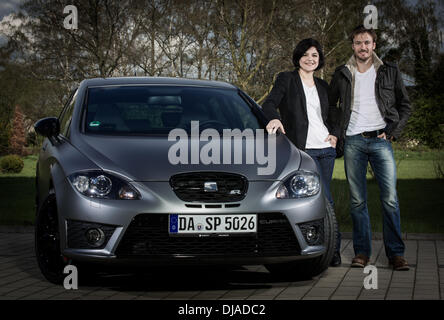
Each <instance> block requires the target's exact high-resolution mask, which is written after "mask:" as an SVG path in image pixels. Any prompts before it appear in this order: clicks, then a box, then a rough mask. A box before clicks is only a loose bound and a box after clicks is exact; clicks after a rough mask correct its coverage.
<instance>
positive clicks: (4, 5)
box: [0, 0, 23, 20]
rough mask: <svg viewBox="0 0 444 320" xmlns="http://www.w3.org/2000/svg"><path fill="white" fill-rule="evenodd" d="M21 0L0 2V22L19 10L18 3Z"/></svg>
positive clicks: (0, 0)
mask: <svg viewBox="0 0 444 320" xmlns="http://www.w3.org/2000/svg"><path fill="white" fill-rule="evenodd" d="M22 2H23V0H0V20H2V19H3V17H4V16H7V15H8V14H10V13H13V12H16V11H18V10H19V6H20V3H22Z"/></svg>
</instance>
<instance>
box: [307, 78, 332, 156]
mask: <svg viewBox="0 0 444 320" xmlns="http://www.w3.org/2000/svg"><path fill="white" fill-rule="evenodd" d="M302 85H303V87H304V93H305V101H306V102H307V117H308V132H307V142H306V144H305V149H323V148H328V147H331V144H330V142H328V141H327V142H325V141H324V140H325V139H326V138H327V136H328V129H327V127H326V126H325V124H324V121H322V114H321V101H320V100H319V95H318V90H316V86H313V87H311V88H310V87H309V86H307V85H306V84H305V83H304V82H302Z"/></svg>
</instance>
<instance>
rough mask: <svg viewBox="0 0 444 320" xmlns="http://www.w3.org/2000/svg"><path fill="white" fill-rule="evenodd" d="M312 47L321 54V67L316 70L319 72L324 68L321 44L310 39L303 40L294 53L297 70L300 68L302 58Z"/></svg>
mask: <svg viewBox="0 0 444 320" xmlns="http://www.w3.org/2000/svg"><path fill="white" fill-rule="evenodd" d="M311 47H315V48H316V50H317V51H318V53H319V65H318V67H317V68H316V69H315V70H319V69H321V68H322V67H323V66H324V53H323V52H322V47H321V44H320V43H319V42H318V41H316V40H315V39H312V38H308V39H304V40H301V41H300V42H299V43H298V44H297V46H296V48H294V51H293V64H294V66H295V68H296V69H299V68H300V65H299V60H301V58H302V56H303V55H304V54H305V52H307V50H308V49H310V48H311Z"/></svg>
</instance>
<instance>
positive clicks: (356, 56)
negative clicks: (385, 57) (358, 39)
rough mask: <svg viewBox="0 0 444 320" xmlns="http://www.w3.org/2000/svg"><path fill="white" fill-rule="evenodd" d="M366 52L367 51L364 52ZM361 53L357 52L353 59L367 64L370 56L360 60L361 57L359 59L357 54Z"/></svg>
mask: <svg viewBox="0 0 444 320" xmlns="http://www.w3.org/2000/svg"><path fill="white" fill-rule="evenodd" d="M364 52H367V51H364ZM360 53H362V52H358V54H355V58H356V59H358V60H359V61H360V62H368V61H369V59H371V57H372V55H369V56H368V57H367V58H365V59H362V58H361V57H359V54H360Z"/></svg>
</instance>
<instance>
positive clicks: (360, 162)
mask: <svg viewBox="0 0 444 320" xmlns="http://www.w3.org/2000/svg"><path fill="white" fill-rule="evenodd" d="M351 41H352V49H353V53H354V54H353V56H352V57H351V58H350V59H349V60H348V62H347V63H346V64H345V65H342V66H340V67H338V68H337V69H336V70H335V73H334V75H333V78H332V81H331V83H330V87H329V101H330V109H331V111H330V112H329V115H331V116H332V117H333V119H332V121H334V123H336V124H337V126H336V128H335V129H334V131H333V133H332V134H333V135H335V136H336V137H340V142H338V144H339V145H340V144H341V142H342V143H343V148H344V166H345V173H346V177H347V181H348V184H349V188H350V200H351V203H350V208H351V216H352V221H353V248H354V251H355V257H354V258H353V260H352V267H361V268H363V267H365V266H366V265H367V264H368V262H369V259H370V256H371V238H372V237H371V226H370V219H369V213H368V208H367V180H366V173H367V165H368V162H370V165H371V166H372V169H373V172H374V174H375V178H376V181H377V182H378V186H379V189H380V200H381V204H382V210H383V237H384V247H385V253H386V255H387V257H388V259H389V262H390V264H391V265H392V266H393V269H394V270H408V269H409V266H408V264H407V261H406V260H405V259H404V257H403V256H404V250H405V246H404V242H403V241H402V238H401V225H400V210H399V203H398V198H397V193H396V163H395V160H394V157H393V149H392V146H391V141H394V140H395V139H397V138H398V137H399V135H400V133H401V131H402V129H403V128H404V126H405V124H406V122H407V119H408V117H409V116H410V113H411V107H410V101H409V98H408V96H407V91H406V89H405V87H404V84H403V81H402V77H401V73H400V71H399V69H398V67H397V66H396V65H395V64H392V63H389V62H385V61H384V62H382V61H381V60H380V59H379V58H378V56H377V55H376V54H375V53H374V50H375V48H376V33H375V31H374V30H372V29H365V28H364V27H363V26H359V27H357V28H356V29H355V30H353V33H352V35H351ZM338 100H339V106H337V102H338ZM339 148H340V147H339ZM339 151H340V150H339Z"/></svg>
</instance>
